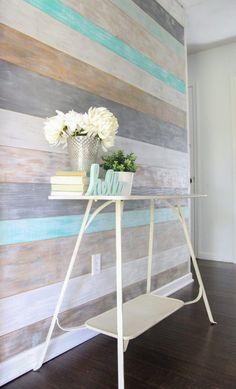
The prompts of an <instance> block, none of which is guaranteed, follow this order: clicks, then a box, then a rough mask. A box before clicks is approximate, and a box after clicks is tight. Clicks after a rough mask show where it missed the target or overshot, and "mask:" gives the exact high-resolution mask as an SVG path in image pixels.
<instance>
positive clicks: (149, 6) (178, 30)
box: [133, 0, 184, 44]
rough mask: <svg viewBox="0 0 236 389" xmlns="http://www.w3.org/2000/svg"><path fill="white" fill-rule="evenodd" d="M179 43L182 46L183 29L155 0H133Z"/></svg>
mask: <svg viewBox="0 0 236 389" xmlns="http://www.w3.org/2000/svg"><path fill="white" fill-rule="evenodd" d="M133 1H134V3H136V4H137V5H138V6H139V7H140V8H142V10H143V11H144V12H146V13H147V14H148V15H149V16H150V17H151V18H153V19H154V20H155V21H156V22H157V23H159V24H160V25H161V26H162V27H163V28H164V29H165V30H166V31H168V32H169V33H170V34H171V35H173V37H174V38H176V39H177V40H178V41H179V42H180V43H182V44H184V28H183V26H181V25H180V24H179V23H178V22H177V20H176V19H175V18H173V17H172V16H171V15H170V14H169V13H168V12H167V11H166V10H165V9H164V8H163V7H162V6H161V5H160V4H159V3H158V2H157V1H155V0H148V1H143V0H133Z"/></svg>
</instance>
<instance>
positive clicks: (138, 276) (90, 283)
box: [0, 245, 189, 336]
mask: <svg viewBox="0 0 236 389" xmlns="http://www.w3.org/2000/svg"><path fill="white" fill-rule="evenodd" d="M188 258H189V255H188V250H187V247H186V245H184V246H180V247H176V248H173V249H169V250H166V251H163V252H161V254H159V255H156V256H154V258H153V268H152V274H153V275H155V274H158V273H161V272H163V271H165V270H167V269H171V268H172V267H175V266H177V265H178V264H180V263H183V262H186V261H188ZM146 270H147V257H145V258H141V259H138V260H135V261H131V262H128V263H125V264H124V265H123V287H126V286H129V285H132V284H134V283H136V282H139V281H142V280H143V279H144V278H145V276H146ZM61 287H62V283H61V282H59V283H56V284H52V285H49V286H46V287H43V288H38V289H34V290H31V291H29V292H25V293H20V294H18V295H15V296H10V297H6V298H4V299H1V300H0V318H1V319H0V336H2V335H4V334H7V333H9V332H11V331H15V330H17V329H19V328H22V327H25V326H28V325H30V324H33V323H35V322H37V321H39V320H43V319H45V318H47V317H50V316H52V314H53V311H54V308H55V304H56V301H57V298H58V295H59V293H60V290H61ZM115 290H116V272H115V267H111V268H108V269H105V270H104V271H102V272H101V273H99V274H96V275H94V276H91V275H90V274H86V275H83V276H79V277H76V278H72V279H71V280H70V281H69V286H68V289H67V293H66V296H65V299H64V302H63V305H62V309H61V312H63V311H66V310H68V309H71V308H74V307H77V306H79V305H81V304H85V303H86V302H88V301H92V300H94V299H97V298H99V297H102V296H105V295H107V294H109V293H112V292H114V291H115Z"/></svg>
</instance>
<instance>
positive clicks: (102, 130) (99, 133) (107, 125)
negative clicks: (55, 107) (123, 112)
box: [44, 107, 119, 151]
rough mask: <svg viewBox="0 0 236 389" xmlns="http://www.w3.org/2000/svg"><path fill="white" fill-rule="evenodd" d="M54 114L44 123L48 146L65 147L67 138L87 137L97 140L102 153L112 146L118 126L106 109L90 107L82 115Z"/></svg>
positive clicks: (114, 118) (58, 112)
mask: <svg viewBox="0 0 236 389" xmlns="http://www.w3.org/2000/svg"><path fill="white" fill-rule="evenodd" d="M56 113H57V114H56V115H55V116H53V117H50V118H47V119H46V121H45V123H44V134H45V137H46V139H47V141H48V143H49V144H50V145H53V146H59V145H63V146H64V147H66V146H67V139H68V137H77V136H87V137H93V138H98V139H99V140H100V142H101V145H102V147H103V150H104V151H107V149H109V148H110V147H112V146H114V139H115V135H116V134H117V129H118V127H119V124H118V120H117V118H116V117H115V116H114V115H113V114H112V112H110V111H109V110H108V109H107V108H104V107H98V108H96V107H90V108H89V110H88V112H86V113H83V114H82V113H78V112H75V111H73V110H72V111H69V112H67V113H66V114H65V113H63V112H61V111H56Z"/></svg>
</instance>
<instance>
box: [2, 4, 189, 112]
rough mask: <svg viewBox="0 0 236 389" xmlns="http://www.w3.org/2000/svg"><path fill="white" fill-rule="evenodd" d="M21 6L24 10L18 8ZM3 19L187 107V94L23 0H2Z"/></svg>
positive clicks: (136, 84) (29, 33)
mask: <svg viewBox="0 0 236 389" xmlns="http://www.w3.org/2000/svg"><path fill="white" fill-rule="evenodd" d="M19 8H20V9H21V12H18V9H19ZM0 22H1V23H3V24H6V25H8V26H10V27H12V28H14V29H16V30H18V31H20V32H22V33H24V34H26V35H29V36H31V37H33V38H35V39H37V40H39V41H41V42H43V43H45V44H47V45H49V46H52V47H54V48H56V49H58V50H60V51H62V52H64V53H67V54H69V55H70V56H72V57H75V58H77V59H80V60H81V61H83V62H85V63H88V64H90V65H92V66H95V67H96V68H98V69H100V70H102V71H104V72H106V73H109V74H111V75H113V76H115V77H116V78H118V79H120V80H123V81H125V82H127V83H129V84H131V85H133V86H135V87H137V88H139V89H141V90H143V91H145V92H147V93H149V94H151V95H153V96H155V97H157V98H159V99H161V100H163V101H165V102H167V103H169V104H172V105H174V106H175V107H178V108H179V109H181V110H183V111H186V96H185V95H184V94H183V93H180V92H178V91H176V90H175V89H173V88H171V87H169V86H168V85H166V84H165V83H164V82H163V81H161V80H158V79H156V78H154V77H153V76H151V75H150V74H149V73H147V72H145V71H144V70H142V69H140V68H138V67H137V66H136V65H134V64H132V63H129V62H128V61H126V60H125V59H123V58H122V57H120V56H118V55H116V54H115V53H113V52H112V51H109V50H107V49H106V48H105V47H103V46H101V45H100V44H98V43H96V42H93V41H91V40H90V39H89V38H87V37H86V36H84V35H82V34H80V33H79V32H77V31H74V30H72V29H71V28H69V27H67V26H65V25H63V24H62V23H60V22H58V21H57V20H55V19H53V18H51V17H50V16H48V15H46V14H44V13H42V12H41V11H40V10H38V9H37V8H35V7H32V6H31V5H29V4H27V3H26V2H24V1H23V0H11V2H10V3H9V1H7V0H2V1H1V3H0ZM49 25H50V30H49V29H48V26H49ZM35 26H37V28H35ZM68 41H69V42H70V45H68ZM84 47H86V50H84ZM114 64H115V66H114Z"/></svg>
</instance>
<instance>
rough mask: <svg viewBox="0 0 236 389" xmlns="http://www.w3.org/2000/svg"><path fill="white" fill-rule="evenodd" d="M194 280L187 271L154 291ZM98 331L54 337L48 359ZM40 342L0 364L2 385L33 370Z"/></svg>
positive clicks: (159, 292)
mask: <svg viewBox="0 0 236 389" xmlns="http://www.w3.org/2000/svg"><path fill="white" fill-rule="evenodd" d="M192 282H193V278H192V273H187V274H186V275H184V276H183V277H180V278H178V279H176V280H174V281H172V282H170V283H169V284H166V285H164V286H162V287H161V288H159V289H156V290H155V291H154V292H153V293H154V294H157V295H160V296H168V295H170V294H172V293H174V292H176V291H178V290H180V289H182V288H184V287H185V286H186V285H189V284H190V283H192ZM96 335H97V333H96V332H94V331H91V330H88V329H81V330H79V331H78V332H67V333H65V334H63V335H61V336H59V337H57V338H54V339H53V340H52V341H51V343H50V346H49V349H48V353H47V357H46V361H49V360H51V359H53V358H55V357H57V356H58V355H60V354H63V353H64V352H66V351H68V350H70V349H72V348H73V347H76V346H79V345H80V344H81V343H83V342H86V341H87V340H89V339H91V338H93V337H94V336H96ZM42 346H43V344H40V345H38V346H36V347H34V348H32V349H30V350H26V351H23V352H22V353H19V354H17V355H15V356H14V357H12V358H9V359H7V360H6V361H4V362H2V363H1V364H0V386H2V385H4V384H6V383H7V382H9V381H12V380H14V379H15V378H17V377H19V376H21V375H22V374H25V373H27V372H29V371H30V370H32V369H33V368H34V366H35V365H36V361H37V358H38V356H39V355H40V352H41V350H42Z"/></svg>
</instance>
